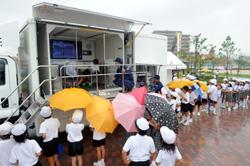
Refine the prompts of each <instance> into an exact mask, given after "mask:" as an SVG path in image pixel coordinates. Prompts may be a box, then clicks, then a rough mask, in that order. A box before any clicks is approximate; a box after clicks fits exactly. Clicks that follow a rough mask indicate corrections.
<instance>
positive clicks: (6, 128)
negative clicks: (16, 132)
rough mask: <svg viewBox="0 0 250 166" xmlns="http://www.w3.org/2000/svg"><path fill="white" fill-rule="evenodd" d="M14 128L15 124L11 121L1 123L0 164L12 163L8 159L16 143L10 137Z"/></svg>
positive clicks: (6, 165)
mask: <svg viewBox="0 0 250 166" xmlns="http://www.w3.org/2000/svg"><path fill="white" fill-rule="evenodd" d="M12 128H13V124H12V123H10V122H5V123H3V124H1V125H0V165H1V166H11V165H12V164H11V163H9V161H8V160H9V156H10V152H11V149H12V147H13V146H14V145H15V142H14V140H13V139H11V138H10V135H11V133H10V132H11V129H12ZM2 149H4V150H2Z"/></svg>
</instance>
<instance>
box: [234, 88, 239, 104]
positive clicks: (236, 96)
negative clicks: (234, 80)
mask: <svg viewBox="0 0 250 166" xmlns="http://www.w3.org/2000/svg"><path fill="white" fill-rule="evenodd" d="M239 87H240V86H239V85H234V86H233V92H234V93H233V102H238V101H239V89H240V88H239Z"/></svg>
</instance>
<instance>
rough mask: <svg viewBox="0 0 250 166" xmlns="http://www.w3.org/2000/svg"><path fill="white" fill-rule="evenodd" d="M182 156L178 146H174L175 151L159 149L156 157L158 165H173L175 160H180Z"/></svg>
mask: <svg viewBox="0 0 250 166" xmlns="http://www.w3.org/2000/svg"><path fill="white" fill-rule="evenodd" d="M181 159H182V156H181V153H180V152H179V150H178V148H177V147H176V148H175V152H174V153H173V152H169V151H166V150H160V151H159V153H158V156H157V158H156V162H157V163H158V166H174V165H175V161H176V160H181Z"/></svg>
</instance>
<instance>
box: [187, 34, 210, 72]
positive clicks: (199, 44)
mask: <svg viewBox="0 0 250 166" xmlns="http://www.w3.org/2000/svg"><path fill="white" fill-rule="evenodd" d="M206 40H207V38H203V37H201V34H198V35H195V36H192V37H191V44H193V46H194V67H195V69H197V68H200V67H201V54H202V52H203V51H204V50H206V49H207V46H206V45H205V42H206ZM198 64H199V66H198Z"/></svg>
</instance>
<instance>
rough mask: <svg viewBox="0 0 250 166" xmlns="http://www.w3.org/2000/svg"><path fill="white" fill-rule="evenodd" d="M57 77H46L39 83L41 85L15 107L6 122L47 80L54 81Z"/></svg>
mask: <svg viewBox="0 0 250 166" xmlns="http://www.w3.org/2000/svg"><path fill="white" fill-rule="evenodd" d="M56 79H57V77H55V78H53V79H45V80H43V81H42V82H41V83H40V84H39V86H38V87H37V88H36V89H35V90H33V91H32V92H31V93H30V95H29V96H28V97H26V98H25V100H24V101H23V102H22V103H21V104H20V105H19V106H18V107H17V108H16V109H15V111H14V112H13V113H12V114H11V115H10V116H9V117H8V118H7V119H6V120H5V122H7V121H9V120H10V118H11V117H13V116H14V115H15V114H16V113H17V112H18V111H19V109H20V108H21V107H22V106H23V105H24V103H25V102H26V101H28V100H29V99H30V98H31V96H32V95H33V94H35V93H36V91H37V90H38V89H39V88H40V87H41V86H42V85H43V84H44V83H45V82H48V81H54V80H56Z"/></svg>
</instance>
